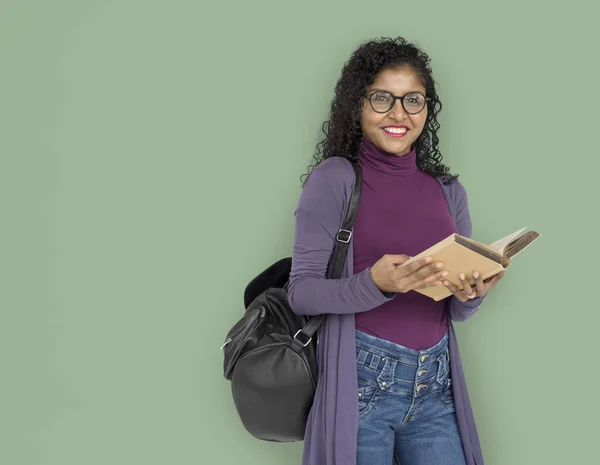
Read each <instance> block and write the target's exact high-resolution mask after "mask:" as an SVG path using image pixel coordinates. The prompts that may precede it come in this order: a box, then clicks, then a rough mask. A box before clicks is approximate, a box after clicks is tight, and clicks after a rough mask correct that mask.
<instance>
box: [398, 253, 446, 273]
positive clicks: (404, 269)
mask: <svg viewBox="0 0 600 465" xmlns="http://www.w3.org/2000/svg"><path fill="white" fill-rule="evenodd" d="M432 261H433V258H431V257H425V258H421V259H419V260H415V261H414V262H412V263H410V264H408V265H406V266H401V267H399V268H398V272H399V277H401V278H402V277H405V276H409V275H411V274H413V273H415V272H417V271H421V275H419V276H420V277H425V276H428V275H430V274H432V273H435V272H436V271H438V270H439V269H440V268H441V267H442V266H443V264H440V263H439V262H437V263H432ZM428 269H429V271H430V272H429V273H427V270H428Z"/></svg>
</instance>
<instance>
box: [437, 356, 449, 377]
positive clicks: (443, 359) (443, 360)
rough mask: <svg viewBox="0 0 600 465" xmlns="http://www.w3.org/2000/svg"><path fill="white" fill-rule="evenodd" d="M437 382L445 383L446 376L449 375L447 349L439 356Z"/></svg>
mask: <svg viewBox="0 0 600 465" xmlns="http://www.w3.org/2000/svg"><path fill="white" fill-rule="evenodd" d="M437 361H438V372H437V382H438V383H440V384H444V378H445V377H446V376H447V375H448V351H447V350H445V351H444V352H442V353H441V354H440V355H439V356H438V357H437Z"/></svg>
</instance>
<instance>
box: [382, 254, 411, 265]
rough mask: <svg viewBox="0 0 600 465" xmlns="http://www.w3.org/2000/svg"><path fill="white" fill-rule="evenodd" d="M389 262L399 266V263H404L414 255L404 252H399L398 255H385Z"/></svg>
mask: <svg viewBox="0 0 600 465" xmlns="http://www.w3.org/2000/svg"><path fill="white" fill-rule="evenodd" d="M383 258H384V259H385V260H386V261H387V262H388V263H390V264H392V265H395V266H398V265H402V264H403V263H404V262H406V261H408V260H410V259H411V258H412V257H410V256H408V255H404V254H398V255H389V254H388V255H384V257H383Z"/></svg>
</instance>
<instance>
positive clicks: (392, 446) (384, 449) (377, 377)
mask: <svg viewBox="0 0 600 465" xmlns="http://www.w3.org/2000/svg"><path fill="white" fill-rule="evenodd" d="M356 360H357V369H358V409H359V423H358V451H357V465H393V464H397V465H466V460H465V455H464V451H463V447H462V440H461V437H460V434H459V431H458V424H457V422H456V411H455V407H454V398H453V395H452V386H451V384H452V381H451V376H450V375H451V373H450V363H449V351H448V335H447V334H446V335H445V336H444V337H443V338H442V339H441V340H440V341H439V342H438V343H437V344H436V345H435V346H433V347H431V348H429V349H427V350H421V351H416V350H413V349H410V348H408V347H404V346H401V345H398V344H395V343H393V342H390V341H386V340H384V339H380V338H377V337H374V336H371V335H369V334H366V333H363V332H362V331H358V330H357V331H356Z"/></svg>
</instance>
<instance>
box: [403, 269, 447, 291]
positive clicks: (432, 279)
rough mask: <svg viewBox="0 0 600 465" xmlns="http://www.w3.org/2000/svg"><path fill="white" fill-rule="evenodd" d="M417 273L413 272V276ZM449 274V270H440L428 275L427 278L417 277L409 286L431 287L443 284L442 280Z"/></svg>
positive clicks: (417, 287)
mask: <svg viewBox="0 0 600 465" xmlns="http://www.w3.org/2000/svg"><path fill="white" fill-rule="evenodd" d="M415 275H416V273H415V274H413V276H415ZM446 276H448V272H447V271H445V270H444V271H438V272H437V273H435V274H433V275H431V276H427V277H426V278H422V279H416V280H414V281H412V282H411V283H410V284H409V286H410V288H411V289H424V288H426V287H430V286H441V285H442V281H443V280H444V278H445V277H446Z"/></svg>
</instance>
